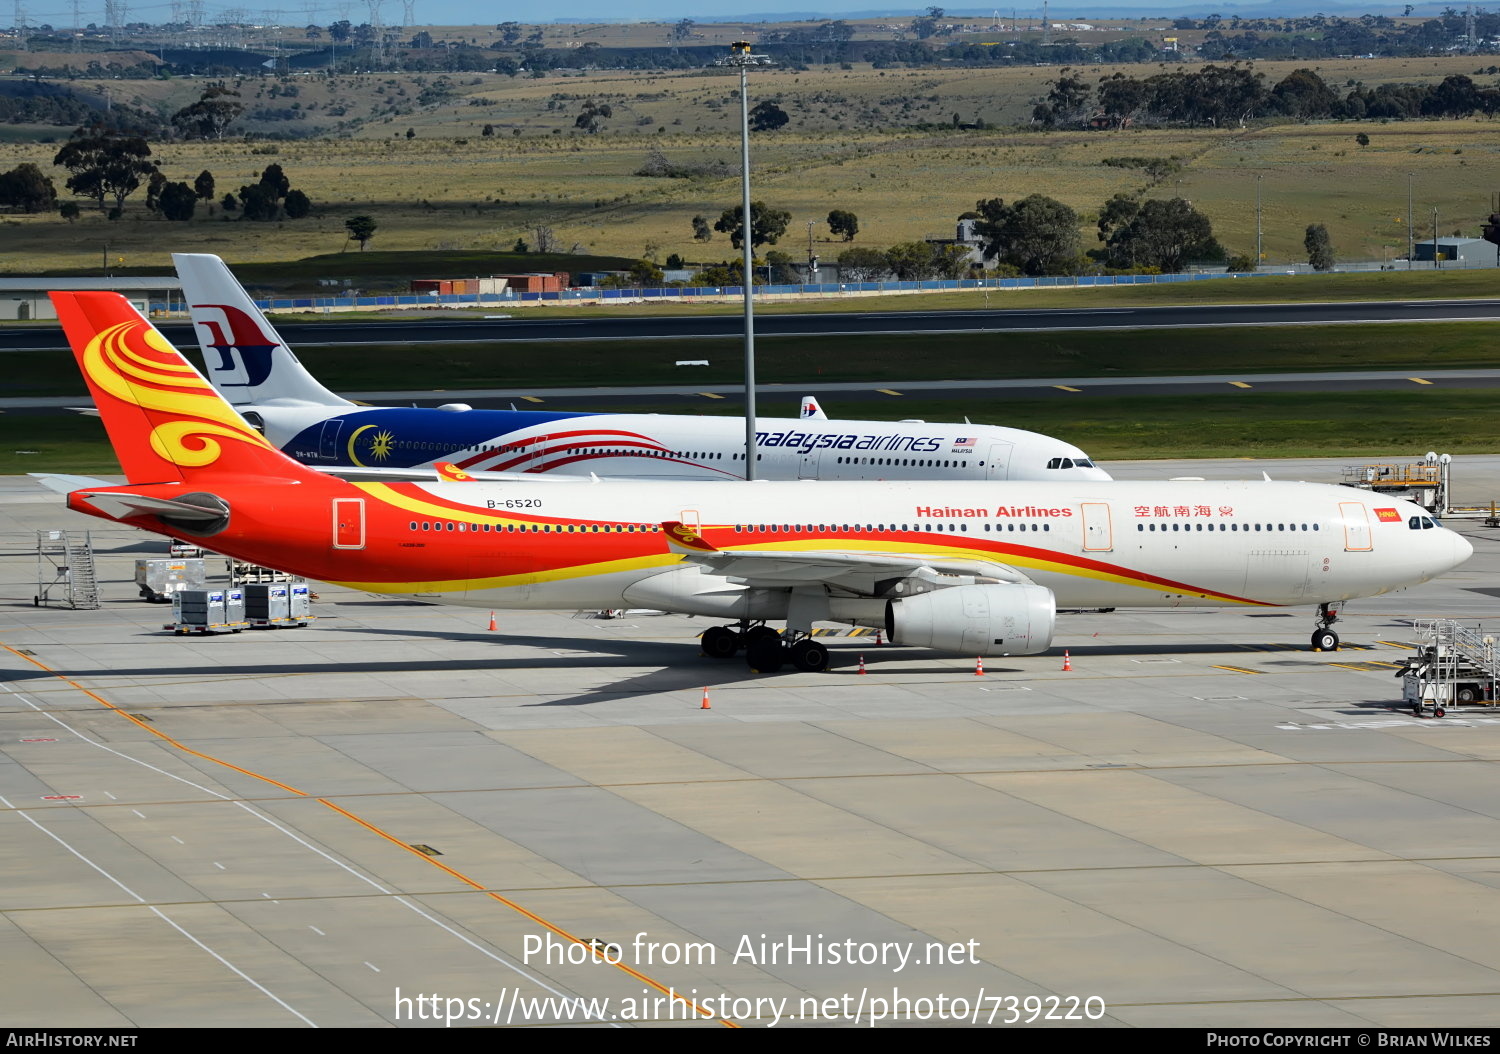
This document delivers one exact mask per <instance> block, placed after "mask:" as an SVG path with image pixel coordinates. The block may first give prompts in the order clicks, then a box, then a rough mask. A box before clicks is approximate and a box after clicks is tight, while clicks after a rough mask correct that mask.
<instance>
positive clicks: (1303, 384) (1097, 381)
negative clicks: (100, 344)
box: [0, 369, 1500, 417]
mask: <svg viewBox="0 0 1500 1054" xmlns="http://www.w3.org/2000/svg"><path fill="white" fill-rule="evenodd" d="M883 383H884V387H875V385H874V384H872V383H869V382H866V383H863V384H854V383H850V382H847V381H835V382H815V383H810V384H761V385H758V386H757V387H756V392H757V400H758V406H759V410H760V413H761V414H762V415H763V416H783V417H790V416H792V415H794V414H795V413H796V412H797V408H798V404H799V400H800V398H801V397H802V396H803V395H816V396H818V397H819V399H820V401H821V402H822V403H824V410H825V412H827V413H829V415H830V416H832V417H841V416H842V417H848V416H851V415H852V414H853V411H849V410H846V409H841V408H843V407H848V406H850V405H855V404H867V403H872V402H875V403H884V404H889V405H892V406H898V405H899V404H900V402H901V401H902V400H904V399H910V398H916V399H951V400H968V401H973V400H974V399H976V398H991V399H1053V400H1063V401H1066V400H1068V399H1077V398H1078V397H1079V396H1081V395H1082V396H1088V395H1115V396H1119V395H1136V396H1139V395H1223V396H1254V395H1255V394H1256V393H1258V392H1340V391H1344V392H1354V391H1392V390H1401V389H1408V390H1415V389H1419V388H1465V389H1481V388H1495V387H1500V370H1481V369H1475V370H1428V371H1423V372H1422V373H1420V374H1415V373H1413V372H1412V371H1406V370H1347V371H1329V372H1323V373H1244V374H1189V375H1180V376H1171V377H1081V378H1080V377H1046V378H1028V379H1025V380H968V381H952V380H948V381H887V382H883ZM743 391H744V388H743V387H742V386H736V385H729V384H720V385H712V384H696V385H695V384H678V385H656V386H642V387H633V388H624V387H610V388H475V389H453V390H449V389H443V388H438V389H434V388H413V389H408V390H406V391H395V392H341V393H340V394H341V395H344V396H346V397H348V398H350V399H357V400H359V401H360V402H365V403H371V404H374V405H376V406H379V405H388V404H391V403H401V404H416V405H423V406H438V405H441V404H443V403H451V402H465V403H468V404H469V405H471V406H474V407H479V408H484V409H492V410H505V409H523V410H539V409H546V410H573V411H578V410H609V409H610V408H611V407H618V406H639V405H640V404H641V403H642V402H643V401H649V402H652V403H660V404H663V405H666V406H670V407H671V409H672V410H673V411H676V412H687V411H690V410H692V409H693V408H698V409H703V408H705V407H707V406H709V405H711V404H712V403H715V402H720V401H721V400H736V399H738V398H739V396H740V394H741V393H742V392H743ZM87 402H88V397H87V396H84V395H72V396H36V397H27V396H22V397H11V398H0V411H11V412H14V411H28V412H36V413H49V412H57V411H65V410H68V409H69V408H71V407H75V406H78V405H80V403H82V404H84V405H87Z"/></svg>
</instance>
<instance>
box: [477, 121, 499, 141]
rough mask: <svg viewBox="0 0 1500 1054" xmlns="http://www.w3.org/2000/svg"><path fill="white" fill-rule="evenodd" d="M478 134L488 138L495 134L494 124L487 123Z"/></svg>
mask: <svg viewBox="0 0 1500 1054" xmlns="http://www.w3.org/2000/svg"><path fill="white" fill-rule="evenodd" d="M479 134H480V135H482V136H484V137H485V138H486V139H488V138H489V137H490V136H492V135H494V134H495V126H494V125H492V124H487V125H485V126H484V128H482V129H481V130H480V132H479Z"/></svg>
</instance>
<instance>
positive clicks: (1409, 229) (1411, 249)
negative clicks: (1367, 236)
mask: <svg viewBox="0 0 1500 1054" xmlns="http://www.w3.org/2000/svg"><path fill="white" fill-rule="evenodd" d="M1411 179H1412V176H1411V173H1410V172H1408V173H1407V174H1406V269H1407V270H1408V271H1410V270H1411V258H1412V257H1413V256H1415V255H1416V254H1417V230H1416V228H1415V227H1414V226H1413V224H1414V223H1416V217H1415V216H1414V215H1412V198H1411Z"/></svg>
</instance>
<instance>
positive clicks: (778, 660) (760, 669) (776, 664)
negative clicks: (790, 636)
mask: <svg viewBox="0 0 1500 1054" xmlns="http://www.w3.org/2000/svg"><path fill="white" fill-rule="evenodd" d="M745 662H746V663H748V664H749V666H750V669H752V670H754V671H755V672H756V673H776V672H777V671H779V670H780V669H781V667H782V665H783V664H784V663H785V662H786V647H785V646H784V645H783V644H782V643H781V638H780V637H778V636H776V635H775V634H771V635H770V636H765V635H762V636H760V637H759V638H754V637H752V638H751V640H750V643H749V644H747V645H745Z"/></svg>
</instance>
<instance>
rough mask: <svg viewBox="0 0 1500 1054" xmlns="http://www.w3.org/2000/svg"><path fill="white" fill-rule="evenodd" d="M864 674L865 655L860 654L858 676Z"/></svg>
mask: <svg viewBox="0 0 1500 1054" xmlns="http://www.w3.org/2000/svg"><path fill="white" fill-rule="evenodd" d="M864 675H865V657H864V656H863V655H861V656H860V657H859V676H861V677H863V676H864Z"/></svg>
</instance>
